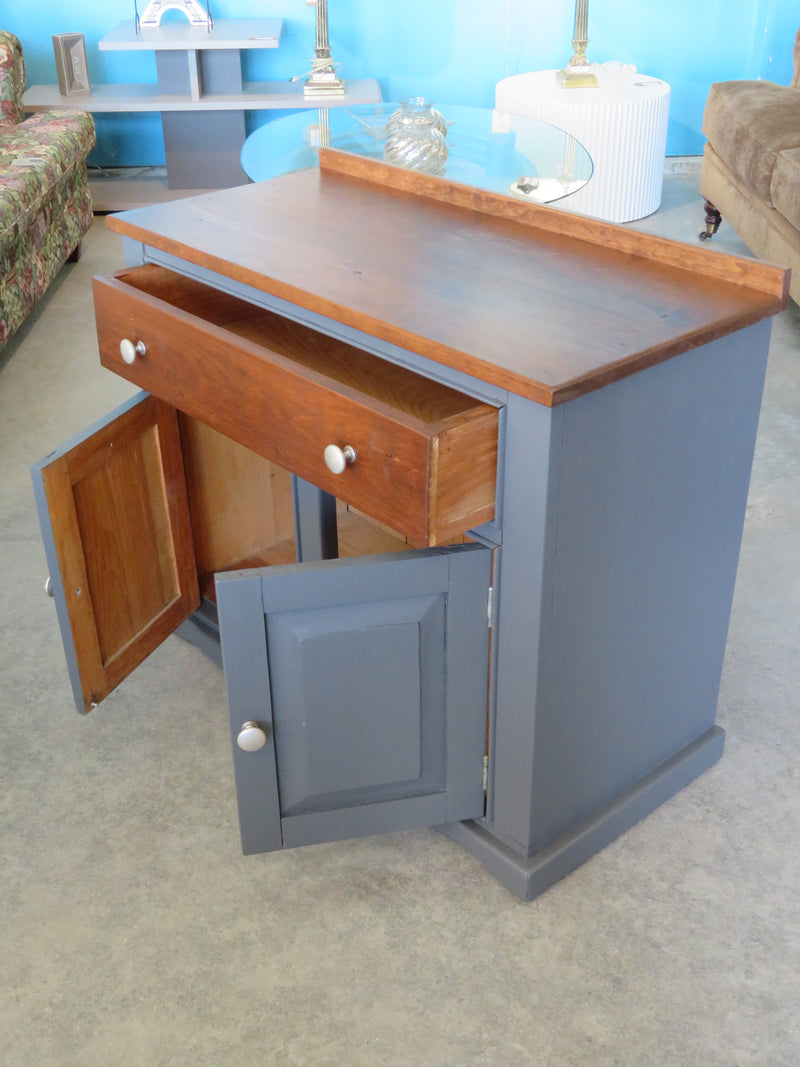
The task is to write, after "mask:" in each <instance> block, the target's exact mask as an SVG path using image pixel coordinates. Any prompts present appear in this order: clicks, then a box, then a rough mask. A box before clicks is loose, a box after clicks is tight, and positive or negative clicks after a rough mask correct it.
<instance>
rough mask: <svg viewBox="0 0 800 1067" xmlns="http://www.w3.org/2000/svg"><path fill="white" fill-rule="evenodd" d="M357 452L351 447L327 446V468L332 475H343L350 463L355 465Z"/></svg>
mask: <svg viewBox="0 0 800 1067" xmlns="http://www.w3.org/2000/svg"><path fill="white" fill-rule="evenodd" d="M355 461H356V450H355V449H354V448H352V447H351V446H350V445H345V446H344V448H339V446H338V445H327V446H326V448H325V466H326V467H327V468H328V470H329V471H330V472H331V474H341V473H342V471H343V470H344V469H345V467H346V466H347V464H348V463H355Z"/></svg>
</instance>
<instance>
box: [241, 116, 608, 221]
mask: <svg viewBox="0 0 800 1067" xmlns="http://www.w3.org/2000/svg"><path fill="white" fill-rule="evenodd" d="M399 106H400V105H399V104H397V103H380V104H362V105H358V106H354V107H337V108H320V109H319V111H318V113H317V112H315V111H301V112H296V113H295V114H292V115H289V116H287V117H286V118H280V119H276V120H274V121H272V122H269V123H267V124H266V125H264V126H261V127H259V129H257V130H255V131H254V132H253V133H251V134H250V136H249V137H248V138H247V140H246V141H245V143H244V146H243V147H242V155H241V161H242V168H243V169H244V172H245V174H247V176H248V177H249V178H251V179H252V180H253V181H265V180H267V179H269V178H274V177H276V176H277V175H279V174H285V173H287V172H289V171H295V170H305V169H307V168H310V167H314V166H316V165H317V161H318V160H317V156H318V149H319V147H320V145H325V146H329V147H331V148H336V149H339V150H340V151H345V152H353V153H355V154H356V155H360V156H366V157H367V158H370V159H379V160H382V159H384V147H385V144H386V139H387V122H388V120H389V119H390V117H391V116H392V115H393V114H394V113H395V112H397V110H398V108H399ZM437 110H438V111H439V112H440V114H441V115H442V116H443V117H444V119H445V121H446V124H447V130H446V134H445V137H446V142H447V146H448V152H447V159H446V162H445V163H444V168H443V170H442V171H440V176H441V177H445V178H447V179H448V180H450V181H455V182H462V183H463V184H465V185H471V186H475V187H477V188H479V189H487V190H490V191H491V192H495V193H503V194H505V195H506V196H513V197H516V198H518V199H521V200H527V201H531V202H534V203H539V204H550V203H553V202H554V201H557V200H560V199H562V198H563V197H565V196H569V195H570V194H571V193H575V192H577V191H578V189H581V188H583V186H584V185H586V183H587V182H588V181H589V179H590V178H591V176H592V160H591V158H590V156H589V153H588V152H587V151H586V149H585V148H584V147H583V145H582V144H580V142H578V141H577V140H576V139H575V138H574V137H572V136H571V135H570V134H568V133H566V132H565V131H564V130H561V129H559V128H558V127H557V126H553V125H551V124H550V123H547V122H543V121H541V120H539V119H532V118H527V117H524V116H521V115H515V114H512V113H510V112H506V111H498V110H493V109H491V108H478V107H466V106H462V105H443V106H441V107H439V108H437ZM411 169H415V168H411Z"/></svg>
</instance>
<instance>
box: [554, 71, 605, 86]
mask: <svg viewBox="0 0 800 1067" xmlns="http://www.w3.org/2000/svg"><path fill="white" fill-rule="evenodd" d="M556 81H557V82H558V84H559V85H560V86H561V87H562V89H596V88H597V78H595V76H594V74H593V73H592V72H591V71H590V70H589V69H588V68H587V67H565V68H564V69H563V70H559V71H558V72H557V73H556Z"/></svg>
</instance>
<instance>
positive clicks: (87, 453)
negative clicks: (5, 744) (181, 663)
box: [32, 394, 200, 711]
mask: <svg viewBox="0 0 800 1067" xmlns="http://www.w3.org/2000/svg"><path fill="white" fill-rule="evenodd" d="M32 475H33V481H34V491H35V494H36V499H37V507H38V509H39V520H40V523H41V526H42V534H43V537H44V542H45V551H46V553H47V559H48V564H49V566H50V572H51V573H50V576H51V581H52V583H53V589H54V593H55V597H56V605H57V609H58V614H59V622H60V625H61V630H62V637H63V639H64V646H65V651H66V653H67V661H68V665H69V670H70V676H71V680H72V685H73V691H74V693H75V700H76V703H77V704H78V707H79V709H80V710H83V711H89V710H90V709H91V708H92V707H93V706H94V705H95V704H97V703H99V701H101V700H102V699H103V698H104V697H106V696H107V695H108V693H110V692H111V690H112V689H114V688H115V687H116V686H117V685H119V683H120V682H121V681H122V680H123V679H124V678H126V677H127V676H128V674H130V672H131V671H132V670H133V669H134V668H135V667H136V666H138V665H139V663H141V662H142V660H143V659H145V658H146V656H148V655H149V654H150V653H151V652H152V651H153V649H155V648H156V647H157V646H158V645H159V644H160V643H161V642H162V641H163V640H164V638H165V637H166V636H168V635H169V634H170V633H172V631H173V630H174V629H175V628H176V626H178V625H179V624H180V623H181V622H182V621H183V620H184V619H186V618H188V616H189V615H190V614H191V612H192V611H194V610H195V609H196V608H197V606H198V605H199V599H200V598H199V593H198V583H197V572H196V568H195V562H194V550H193V546H192V533H191V525H190V521H189V511H188V504H187V498H186V484H185V480H184V476H183V460H182V455H181V444H180V435H179V432H178V422H177V415H176V412H175V410H174V409H173V408H172V407H170V406H169V405H168V404H165V403H163V402H162V401H160V400H157V399H156V398H155V397H151V396H147V395H146V394H140V395H139V396H138V397H135V398H134V399H133V400H131V401H129V402H128V403H126V404H124V405H122V407H120V408H118V409H117V410H116V411H114V412H112V413H111V415H109V416H108V417H107V418H106V419H103V420H102V421H101V422H100V423H98V424H96V425H95V426H93V427H91V428H90V429H89V430H88V431H87V432H86V433H85V434H83V435H81V436H80V437H78V438H76V439H74V440H73V441H70V442H69V443H68V444H67V445H65V446H64V447H63V448H61V449H58V450H57V451H56V452H53V453H51V454H50V455H49V456H47V457H46V458H45V459H44V460H42V461H41V463H39V464H37V465H36V466H35V467H34V468H33V471H32Z"/></svg>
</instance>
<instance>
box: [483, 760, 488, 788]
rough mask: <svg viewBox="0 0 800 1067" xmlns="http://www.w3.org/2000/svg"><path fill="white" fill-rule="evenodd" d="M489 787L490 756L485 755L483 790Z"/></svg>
mask: <svg viewBox="0 0 800 1067" xmlns="http://www.w3.org/2000/svg"><path fill="white" fill-rule="evenodd" d="M488 788H489V757H488V756H484V757H483V791H484V793H485V792H486V790H487V789H488Z"/></svg>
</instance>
